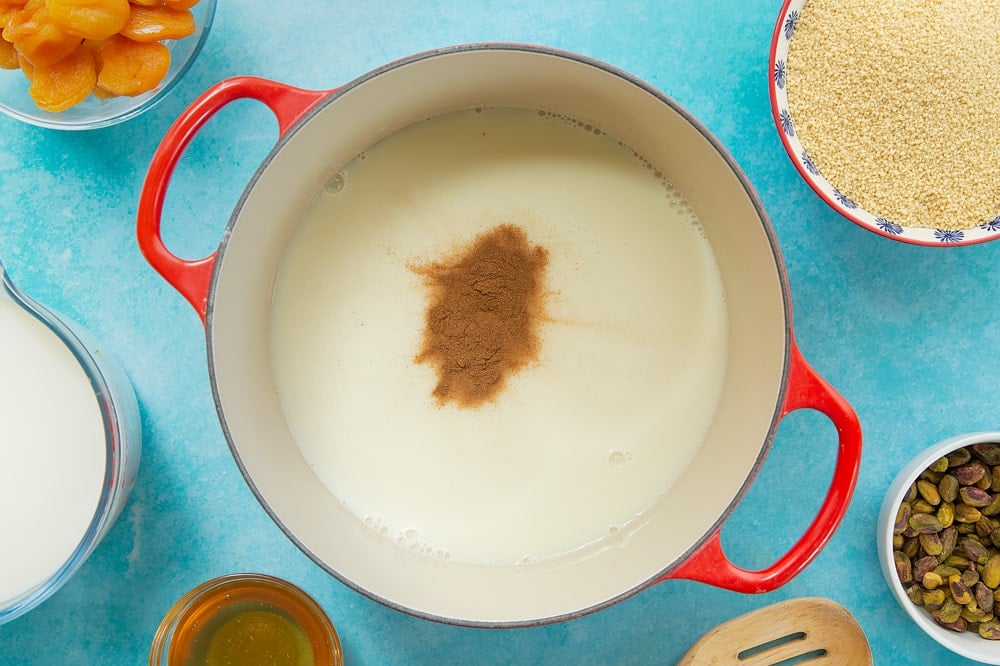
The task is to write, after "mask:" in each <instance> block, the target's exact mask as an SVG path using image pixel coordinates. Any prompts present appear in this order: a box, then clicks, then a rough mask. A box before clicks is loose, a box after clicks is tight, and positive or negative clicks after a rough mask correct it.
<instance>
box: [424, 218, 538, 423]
mask: <svg viewBox="0 0 1000 666" xmlns="http://www.w3.org/2000/svg"><path fill="white" fill-rule="evenodd" d="M548 259H549V255H548V251H547V250H545V248H543V247H541V246H538V245H535V246H532V245H531V244H530V243H529V241H528V236H527V234H525V232H524V230H523V229H521V228H520V227H518V226H515V225H513V224H501V225H499V226H497V227H495V228H494V229H492V230H490V231H487V232H484V233H482V234H480V235H479V236H477V237H476V238H475V239H473V241H472V242H471V243H470V244H469V246H468V247H467V248H464V249H461V250H459V251H458V252H457V253H456V254H455V255H453V256H452V257H449V258H447V259H445V260H442V261H435V262H431V263H429V264H426V265H423V266H418V267H415V268H414V269H413V270H414V271H415V272H417V273H418V274H419V275H421V276H423V277H424V281H425V283H426V285H427V287H428V293H429V302H428V307H427V313H426V318H425V328H424V335H423V346H422V349H421V350H420V353H419V354H417V356H416V358H415V361H416V362H417V363H429V364H432V365H434V366H436V369H437V377H438V381H437V385H436V386H435V387H434V391H433V395H434V397H435V398H436V399H437V401H438V403H439V404H442V405H443V404H446V403H454V404H456V405H457V406H459V407H479V406H481V405H483V404H484V403H486V402H489V401H491V400H493V399H495V398H496V397H497V395H498V394H499V393H500V392H501V391H503V389H504V387H505V385H506V382H507V378H508V377H509V376H510V375H512V374H514V373H516V372H518V371H519V370H521V369H523V368H524V367H525V366H526V365H528V364H529V363H531V362H533V361H535V360H536V359H537V357H538V350H539V325H540V323H541V321H542V319H543V316H544V288H543V287H544V277H545V268H546V266H547V265H548Z"/></svg>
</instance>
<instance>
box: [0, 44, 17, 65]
mask: <svg viewBox="0 0 1000 666" xmlns="http://www.w3.org/2000/svg"><path fill="white" fill-rule="evenodd" d="M18 67H19V65H18V64H17V49H15V48H14V45H13V44H11V43H10V42H8V41H7V40H6V39H0V68H3V69H17V68H18Z"/></svg>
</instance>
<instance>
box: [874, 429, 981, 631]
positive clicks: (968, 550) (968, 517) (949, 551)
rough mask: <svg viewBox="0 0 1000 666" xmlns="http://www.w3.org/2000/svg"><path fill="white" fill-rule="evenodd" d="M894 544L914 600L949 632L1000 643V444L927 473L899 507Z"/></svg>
mask: <svg viewBox="0 0 1000 666" xmlns="http://www.w3.org/2000/svg"><path fill="white" fill-rule="evenodd" d="M892 544H893V549H894V550H893V561H894V563H895V565H896V573H897V576H898V577H899V580H900V582H901V583H902V584H903V586H904V588H905V589H906V595H907V597H909V599H910V601H912V602H913V603H914V604H917V605H920V606H923V607H924V608H926V609H927V611H928V612H930V614H931V615H932V616H933V617H934V620H935V621H936V622H937V623H938V624H940V625H941V626H943V627H946V628H948V629H951V630H953V631H959V632H962V631H971V632H975V633H977V634H979V635H980V636H982V637H983V638H986V639H990V640H1000V620H998V619H996V618H994V615H993V611H994V609H995V608H998V607H1000V606H997V603H998V602H1000V442H996V443H994V442H988V443H981V444H975V445H973V446H969V447H962V448H959V449H956V450H954V451H952V452H951V453H949V454H948V455H946V456H942V457H941V458H939V459H938V460H936V461H934V463H932V464H931V465H930V466H929V467H928V468H927V469H926V470H924V471H923V472H922V473H921V474H920V475H919V477H918V478H917V479H916V480H915V481H914V482H913V483H912V484H911V486H910V488H909V489H908V490H907V493H906V496H905V498H904V501H903V502H901V503H900V505H899V507H898V510H897V512H896V519H895V521H894V525H893V541H892Z"/></svg>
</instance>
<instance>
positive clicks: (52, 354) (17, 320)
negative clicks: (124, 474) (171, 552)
mask: <svg viewBox="0 0 1000 666" xmlns="http://www.w3.org/2000/svg"><path fill="white" fill-rule="evenodd" d="M0 339H2V341H3V344H0V368H3V381H0V524H2V525H3V539H2V542H0V544H2V546H0V608H2V607H3V606H4V605H5V604H9V603H10V602H12V601H14V600H16V599H17V598H18V597H21V596H22V595H24V594H25V593H27V592H30V591H31V590H33V589H34V588H36V587H37V586H39V585H41V584H42V583H44V582H45V581H46V580H47V579H48V578H50V577H51V576H52V575H53V574H54V573H56V571H57V570H58V569H59V568H60V567H61V566H62V565H63V564H65V563H66V561H67V560H69V558H70V556H71V555H72V554H73V551H74V550H75V549H76V548H77V546H79V545H80V542H81V541H82V540H83V537H84V534H85V533H86V531H87V528H88V526H89V525H90V522H91V520H92V519H93V517H94V514H95V512H96V511H97V505H98V501H99V499H100V495H101V487H102V485H103V484H104V472H105V455H106V454H105V451H106V444H105V430H104V422H103V420H102V418H101V411H100V406H99V405H98V403H97V397H96V395H95V393H94V389H93V388H92V386H91V383H90V379H89V377H88V376H87V374H86V373H85V372H84V370H83V368H82V366H81V365H80V363H79V362H78V361H77V360H76V358H75V357H74V356H73V353H72V352H71V351H70V349H69V348H68V347H66V346H65V344H63V342H62V341H61V340H60V339H59V338H58V337H56V335H55V334H54V333H53V332H52V331H51V330H49V329H48V328H47V327H46V326H45V325H43V324H42V323H41V322H39V321H38V320H37V319H35V318H34V317H33V316H32V315H31V314H29V313H28V312H26V311H24V310H22V309H21V308H20V307H19V306H18V305H16V304H15V303H14V302H13V301H11V300H10V298H9V297H7V295H6V294H0Z"/></svg>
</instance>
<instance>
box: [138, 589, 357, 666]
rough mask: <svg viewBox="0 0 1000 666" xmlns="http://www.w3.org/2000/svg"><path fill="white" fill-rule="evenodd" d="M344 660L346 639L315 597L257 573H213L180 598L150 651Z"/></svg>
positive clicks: (203, 658) (198, 664)
mask: <svg viewBox="0 0 1000 666" xmlns="http://www.w3.org/2000/svg"><path fill="white" fill-rule="evenodd" d="M343 663H344V658H343V652H342V650H341V646H340V638H339V637H338V636H337V632H336V630H335V629H334V628H333V624H332V623H331V622H330V619H329V617H327V615H326V613H325V612H324V611H323V609H322V608H321V607H320V606H319V604H317V603H316V601H315V600H313V598H312V597H310V596H309V595H308V594H306V593H305V592H303V591H302V590H301V589H299V588H298V587H296V586H295V585H292V584H291V583H289V582H287V581H284V580H281V579H279V578H274V577H272V576H267V575H264V574H250V573H247V574H232V575H228V576H222V577H220V578H214V579H212V580H210V581H207V582H205V583H202V584H201V585H199V586H198V587H196V588H194V589H193V590H191V591H190V592H188V593H187V594H185V595H184V596H183V597H181V598H180V599H179V600H178V601H177V603H175V604H174V606H173V607H172V608H171V609H170V610H169V611H168V612H167V614H166V616H164V618H163V621H162V622H161V623H160V626H159V628H158V629H157V631H156V635H155V636H154V638H153V644H152V646H151V648H150V652H149V664H150V666H215V665H216V664H218V665H222V664H279V665H281V666H285V665H287V666H314V665H315V666H343Z"/></svg>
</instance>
